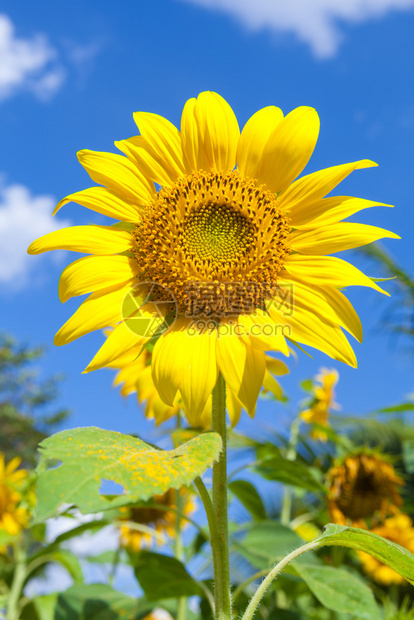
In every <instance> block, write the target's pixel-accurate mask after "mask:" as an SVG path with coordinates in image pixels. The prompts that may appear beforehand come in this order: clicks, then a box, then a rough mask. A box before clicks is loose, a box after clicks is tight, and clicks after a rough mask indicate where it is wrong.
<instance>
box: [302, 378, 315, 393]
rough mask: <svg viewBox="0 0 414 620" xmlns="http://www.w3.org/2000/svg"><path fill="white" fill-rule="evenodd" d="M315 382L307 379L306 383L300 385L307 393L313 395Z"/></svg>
mask: <svg viewBox="0 0 414 620" xmlns="http://www.w3.org/2000/svg"><path fill="white" fill-rule="evenodd" d="M313 385H314V383H313V381H312V379H305V380H304V381H302V383H301V384H300V387H301V388H302V389H303V390H305V392H309V393H312V392H313Z"/></svg>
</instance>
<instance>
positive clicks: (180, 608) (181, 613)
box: [174, 489, 187, 620]
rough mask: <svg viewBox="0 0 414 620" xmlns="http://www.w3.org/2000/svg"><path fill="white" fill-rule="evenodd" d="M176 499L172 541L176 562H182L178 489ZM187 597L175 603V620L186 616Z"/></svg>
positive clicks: (180, 510) (182, 597) (180, 509)
mask: <svg viewBox="0 0 414 620" xmlns="http://www.w3.org/2000/svg"><path fill="white" fill-rule="evenodd" d="M175 497H176V505H177V514H176V520H175V541H174V555H175V557H176V558H177V560H180V561H182V560H183V559H184V548H183V536H182V533H181V514H182V511H183V504H184V502H183V497H182V495H181V493H180V490H179V489H178V490H177V491H176V492H175ZM186 612H187V597H186V596H180V598H179V599H178V601H177V620H185V619H186V615H187V613H186Z"/></svg>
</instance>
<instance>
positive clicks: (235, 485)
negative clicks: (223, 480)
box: [229, 480, 266, 521]
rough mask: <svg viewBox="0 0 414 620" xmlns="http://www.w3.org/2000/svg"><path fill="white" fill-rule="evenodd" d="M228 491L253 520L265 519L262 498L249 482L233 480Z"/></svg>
mask: <svg viewBox="0 0 414 620" xmlns="http://www.w3.org/2000/svg"><path fill="white" fill-rule="evenodd" d="M229 489H230V491H231V492H232V493H233V494H234V495H235V496H236V497H237V499H238V500H239V501H240V502H241V503H242V504H243V506H244V507H245V508H246V509H247V510H248V511H249V512H250V514H251V515H252V516H253V517H254V518H255V519H257V520H259V521H261V520H263V519H266V508H265V507H264V504H263V501H262V498H261V497H260V495H259V493H258V492H257V490H256V487H254V486H253V485H252V484H251V482H248V481H247V480H234V481H233V482H230V484H229Z"/></svg>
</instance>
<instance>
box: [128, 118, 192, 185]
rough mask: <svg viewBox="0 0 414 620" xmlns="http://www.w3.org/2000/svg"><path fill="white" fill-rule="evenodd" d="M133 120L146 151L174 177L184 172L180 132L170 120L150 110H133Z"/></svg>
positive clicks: (182, 174) (180, 175)
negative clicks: (146, 146)
mask: <svg viewBox="0 0 414 620" xmlns="http://www.w3.org/2000/svg"><path fill="white" fill-rule="evenodd" d="M134 121H135V122H136V124H137V127H138V129H139V132H140V134H141V136H142V137H143V138H144V140H145V142H146V144H147V145H148V152H149V153H150V155H152V157H153V158H154V159H155V160H156V161H157V162H158V164H159V165H160V166H162V168H165V169H166V170H168V171H169V172H170V173H171V174H172V175H173V176H174V178H178V177H182V176H184V174H185V170H184V162H183V152H182V146H181V138H180V132H179V131H178V129H177V128H176V127H174V125H173V124H172V123H170V121H168V120H167V119H166V118H164V117H163V116H159V115H158V114H152V113H151V112H135V114H134Z"/></svg>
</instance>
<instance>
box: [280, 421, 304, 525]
mask: <svg viewBox="0 0 414 620" xmlns="http://www.w3.org/2000/svg"><path fill="white" fill-rule="evenodd" d="M299 425H300V419H299V418H295V420H293V422H292V426H291V427H290V437H289V445H288V449H287V453H286V458H287V459H288V460H289V461H294V460H295V459H296V454H297V452H296V446H297V443H298V437H299ZM291 513H292V487H290V486H285V492H284V495H283V503H282V510H281V513H280V522H281V523H282V525H289V523H290V519H291Z"/></svg>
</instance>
